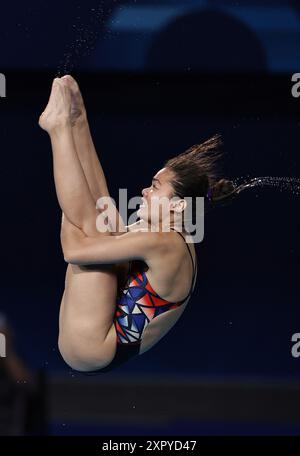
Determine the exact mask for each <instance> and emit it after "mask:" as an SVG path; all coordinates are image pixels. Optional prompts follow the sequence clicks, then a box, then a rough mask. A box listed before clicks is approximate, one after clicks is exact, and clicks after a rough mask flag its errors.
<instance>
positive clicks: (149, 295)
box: [91, 230, 197, 374]
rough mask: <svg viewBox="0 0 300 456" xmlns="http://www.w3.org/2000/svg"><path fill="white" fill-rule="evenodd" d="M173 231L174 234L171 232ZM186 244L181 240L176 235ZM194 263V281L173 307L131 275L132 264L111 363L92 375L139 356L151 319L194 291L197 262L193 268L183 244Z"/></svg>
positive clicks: (140, 274) (116, 319)
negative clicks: (145, 331) (186, 293)
mask: <svg viewBox="0 0 300 456" xmlns="http://www.w3.org/2000/svg"><path fill="white" fill-rule="evenodd" d="M174 231H175V230H174ZM177 233H178V234H180V235H181V236H182V238H183V239H184V241H185V238H184V236H183V235H182V234H181V233H180V232H179V231H177ZM186 245H187V247H188V250H189V253H190V256H191V259H192V263H193V280H192V285H191V288H190V291H189V293H188V295H187V296H186V297H185V298H184V299H182V300H181V301H178V302H176V303H174V302H170V301H166V300H165V299H163V298H161V297H160V296H159V295H158V294H157V293H156V292H155V291H154V290H153V288H152V287H151V285H150V283H149V281H148V279H147V276H146V274H145V271H144V270H142V271H141V270H140V268H139V270H138V271H134V270H133V267H132V265H133V262H132V261H131V262H130V270H129V273H128V279H127V283H126V286H125V287H124V288H123V289H122V290H121V293H120V294H119V296H118V299H117V305H116V312H115V315H114V325H115V328H116V333H117V349H116V353H115V356H114V358H113V360H112V361H111V363H110V364H109V365H108V366H106V367H104V368H102V369H97V370H96V371H93V372H91V374H92V373H98V372H99V373H100V372H108V371H110V370H112V369H114V368H115V367H117V366H119V365H120V364H123V363H124V362H126V361H128V360H129V359H130V358H133V357H134V356H137V355H139V349H140V345H141V342H142V336H143V332H144V330H145V329H146V327H147V325H148V324H149V323H150V321H151V320H153V318H155V317H157V316H158V315H161V314H163V313H164V312H167V311H168V310H171V309H175V308H177V307H179V306H181V305H182V304H183V303H185V302H186V301H187V299H188V298H189V297H190V296H191V294H192V292H193V290H194V287H195V278H196V272H197V262H196V265H194V262H193V257H192V254H191V250H190V248H189V246H188V244H186Z"/></svg>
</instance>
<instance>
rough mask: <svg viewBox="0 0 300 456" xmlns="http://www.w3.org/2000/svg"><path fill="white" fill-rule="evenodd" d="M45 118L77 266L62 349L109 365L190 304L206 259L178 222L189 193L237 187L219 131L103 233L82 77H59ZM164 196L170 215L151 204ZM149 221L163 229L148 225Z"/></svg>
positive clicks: (140, 347) (99, 179) (138, 348)
mask: <svg viewBox="0 0 300 456" xmlns="http://www.w3.org/2000/svg"><path fill="white" fill-rule="evenodd" d="M39 125H40V127H41V128H42V129H43V130H45V131H46V132H47V133H48V134H49V136H50V141H51V146H52V152H53V170H54V171H53V172H54V181H55V187H56V194H57V198H58V202H59V205H60V207H61V209H62V224H61V245H62V250H63V254H64V259H65V261H66V262H67V263H68V266H67V271H66V278H65V290H64V293H63V297H62V301H61V307H60V316H59V338H58V346H59V350H60V353H61V355H62V357H63V359H64V360H65V362H66V363H67V364H68V365H69V366H70V367H71V368H72V369H75V370H77V371H81V372H90V373H95V372H106V371H108V370H111V369H113V368H115V367H116V366H118V365H120V364H122V363H123V362H125V361H126V360H128V359H130V358H131V357H133V356H135V355H138V354H142V353H144V352H146V351H147V350H149V349H150V348H151V347H152V346H153V345H155V344H156V343H157V342H158V341H159V340H160V339H161V338H162V337H163V336H164V335H165V334H166V333H167V332H168V331H169V330H170V329H171V327H172V326H173V325H174V324H175V323H176V321H177V320H178V319H179V318H180V316H181V315H182V313H183V312H184V310H185V308H186V306H187V303H188V301H189V298H190V296H191V294H192V291H193V289H194V286H195V281H196V276H197V273H196V268H197V259H196V252H195V248H194V244H193V243H190V244H188V243H187V242H186V237H187V235H188V233H187V231H186V230H185V228H184V227H183V226H182V225H181V227H179V228H178V225H176V221H177V220H178V216H182V214H183V212H184V211H185V210H186V201H185V196H191V197H195V196H208V198H209V201H210V202H212V201H214V200H215V201H217V200H218V198H221V199H222V198H223V197H224V195H225V196H226V195H229V194H231V193H232V191H233V185H232V182H231V181H227V180H225V179H221V180H220V181H217V180H216V174H215V169H214V164H215V162H216V160H217V159H218V154H217V153H216V152H217V151H216V148H217V146H218V145H219V137H218V136H214V137H213V138H211V139H209V140H208V141H206V142H204V143H203V144H200V145H196V146H193V147H191V148H190V149H188V150H187V151H186V152H184V153H183V154H181V155H179V156H177V157H174V158H171V159H169V160H168V161H167V162H166V163H165V166H164V168H162V169H161V170H159V171H158V172H157V173H156V174H155V176H154V177H153V179H152V185H151V186H150V187H149V188H145V189H143V191H142V195H143V203H144V204H143V205H142V206H140V208H139V211H138V213H137V215H138V216H139V221H138V222H136V223H134V224H132V225H129V226H125V225H124V222H123V220H122V218H121V217H120V214H119V213H118V211H117V209H116V207H115V206H113V207H114V209H113V213H111V217H113V216H115V217H116V219H117V225H116V229H115V230H114V231H112V230H108V231H106V232H103V231H101V232H99V230H98V229H97V226H96V219H97V217H98V216H99V215H101V214H100V211H99V208H98V207H97V201H98V199H99V198H100V197H102V196H108V197H109V191H108V187H107V183H106V179H105V176H104V173H103V169H102V167H101V164H100V161H99V159H98V156H97V153H96V151H95V148H94V145H93V141H92V138H91V134H90V130H89V125H88V120H87V114H86V110H85V106H84V102H83V99H82V96H81V93H80V90H79V87H78V84H77V82H76V81H75V79H74V78H72V77H71V76H70V75H67V76H64V77H62V78H55V79H54V81H53V84H52V90H51V94H50V98H49V102H48V104H47V106H46V108H45V111H44V112H43V113H42V114H41V116H40V118H39ZM174 196H175V197H176V201H174V199H173V197H174ZM163 197H164V198H166V197H167V198H168V201H170V202H169V207H168V210H169V215H168V217H167V218H166V217H165V216H164V214H163V213H162V212H161V211H158V212H159V213H158V214H155V213H153V211H151V202H152V204H153V201H154V199H156V201H159V200H160V199H161V198H163ZM171 198H172V201H171ZM181 220H182V218H181ZM109 221H110V220H109ZM150 224H151V226H152V227H153V226H155V227H156V231H155V232H154V231H153V229H152V230H151V231H149V229H147V228H149V226H150ZM175 227H176V229H175ZM168 228H169V230H168ZM181 228H182V229H181ZM166 229H167V230H166ZM176 231H177V232H176Z"/></svg>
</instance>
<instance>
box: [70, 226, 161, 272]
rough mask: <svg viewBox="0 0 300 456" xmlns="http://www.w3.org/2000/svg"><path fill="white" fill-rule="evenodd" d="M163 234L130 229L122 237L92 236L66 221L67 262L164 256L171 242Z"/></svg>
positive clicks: (110, 261) (114, 261) (76, 262)
mask: <svg viewBox="0 0 300 456" xmlns="http://www.w3.org/2000/svg"><path fill="white" fill-rule="evenodd" d="M164 239H165V237H164V234H163V233H152V232H146V233H145V232H141V231H138V232H129V233H125V234H122V235H121V236H99V237H98V238H93V237H88V236H85V234H84V233H83V232H82V231H81V230H80V229H79V228H77V227H75V226H74V225H72V224H71V223H63V224H62V231H61V240H62V246H63V251H64V258H65V261H66V262H67V263H71V264H77V265H89V264H111V263H121V262H123V261H129V260H133V259H137V260H138V259H140V260H144V261H146V262H147V260H148V261H149V259H150V258H152V257H153V255H163V254H165V252H166V246H167V243H166V242H165V241H164Z"/></svg>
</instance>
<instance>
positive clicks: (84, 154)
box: [62, 75, 126, 234]
mask: <svg viewBox="0 0 300 456" xmlns="http://www.w3.org/2000/svg"><path fill="white" fill-rule="evenodd" d="M62 81H64V83H65V84H66V85H67V86H68V87H69V89H70V91H71V96H72V109H71V117H72V133H73V139H74V143H75V148H76V152H77V155H78V158H79V161H80V163H81V166H82V169H83V172H84V174H85V177H86V180H87V183H88V186H89V189H90V192H91V195H92V197H93V200H94V202H95V204H96V202H97V201H98V199H99V198H100V197H102V196H107V197H109V196H110V195H109V190H108V187H107V182H106V178H105V175H104V172H103V168H102V166H101V163H100V160H99V158H98V155H97V152H96V149H95V146H94V143H93V139H92V135H91V132H90V128H89V123H88V119H87V114H86V109H85V106H84V102H83V98H82V95H81V92H80V89H79V86H78V84H77V82H76V81H75V79H74V78H72V76H70V75H66V76H64V77H63V78H62ZM108 218H109V220H116V229H115V231H114V233H113V234H122V233H124V232H126V228H125V224H124V221H123V220H122V218H121V216H120V214H119V212H118V210H117V208H116V207H115V206H114V205H113V206H112V207H111V212H110V213H109V214H108Z"/></svg>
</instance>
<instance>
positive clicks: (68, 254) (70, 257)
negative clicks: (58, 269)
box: [64, 250, 78, 264]
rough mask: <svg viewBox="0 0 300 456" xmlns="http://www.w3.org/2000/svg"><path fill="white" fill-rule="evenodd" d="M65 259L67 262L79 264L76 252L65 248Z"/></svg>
mask: <svg viewBox="0 0 300 456" xmlns="http://www.w3.org/2000/svg"><path fill="white" fill-rule="evenodd" d="M64 260H65V262H66V263H70V264H78V262H77V261H76V257H75V255H74V253H73V252H71V251H68V250H64Z"/></svg>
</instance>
